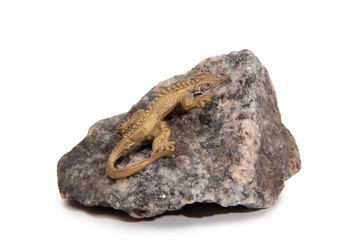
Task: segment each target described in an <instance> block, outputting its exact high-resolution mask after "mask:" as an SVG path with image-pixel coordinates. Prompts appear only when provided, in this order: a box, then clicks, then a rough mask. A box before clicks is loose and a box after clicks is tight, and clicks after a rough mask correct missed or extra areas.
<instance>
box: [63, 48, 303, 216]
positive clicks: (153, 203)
mask: <svg viewBox="0 0 360 240" xmlns="http://www.w3.org/2000/svg"><path fill="white" fill-rule="evenodd" d="M198 66H199V67H201V68H206V69H210V70H211V71H213V72H214V73H216V72H225V73H227V74H228V75H229V77H230V81H229V82H228V83H227V84H224V85H220V86H218V87H217V88H216V89H215V91H214V96H213V97H212V99H213V101H212V102H211V103H208V104H207V105H206V106H205V107H204V108H201V109H200V108H197V109H192V110H190V111H189V112H185V111H184V110H182V109H181V108H176V109H175V110H174V111H173V112H172V113H170V114H169V115H168V117H166V119H165V121H166V122H167V123H168V124H169V125H170V127H171V129H172V134H171V137H170V140H171V141H176V145H175V147H176V149H175V153H174V155H173V156H172V157H168V158H163V159H159V160H158V161H156V162H154V163H152V164H151V165H149V166H148V167H147V168H145V169H144V170H143V171H141V172H139V173H137V174H135V175H133V176H130V177H128V178H125V179H121V180H112V179H110V178H108V177H107V175H106V173H105V167H106V162H107V158H108V156H109V154H110V152H111V150H112V149H113V148H114V147H115V146H116V144H117V143H118V141H119V140H120V139H121V136H119V135H117V134H116V133H115V130H116V128H117V126H118V125H119V124H120V123H121V122H122V121H123V120H124V119H125V118H126V117H127V116H129V115H130V114H132V113H134V112H135V111H136V110H137V109H140V108H142V109H146V108H147V107H148V106H149V104H150V103H151V102H152V100H153V99H154V98H155V97H156V96H157V95H158V94H159V93H160V92H161V91H163V90H164V89H166V88H167V87H168V86H171V85H173V84H174V83H176V82H177V81H179V79H181V77H182V75H180V76H174V77H172V78H170V79H168V80H166V81H163V82H160V83H159V84H158V85H157V86H155V87H154V88H153V89H151V90H150V91H149V92H148V93H147V94H146V95H145V96H144V97H143V98H142V99H141V100H140V101H139V102H138V103H136V104H135V105H134V106H133V107H132V108H131V110H130V111H129V112H128V113H125V114H120V115H117V116H114V117H111V118H107V119H104V120H101V121H99V122H97V123H95V124H94V125H93V126H92V127H91V128H90V130H89V132H88V135H87V136H86V137H85V139H84V140H82V141H81V142H80V143H79V144H78V145H76V146H75V147H74V148H73V149H72V150H71V151H70V152H69V153H67V154H65V155H64V156H63V157H62V158H61V159H60V161H59V162H58V166H57V175H58V185H59V190H60V194H61V196H62V198H64V199H72V200H76V201H78V202H79V203H81V204H84V205H86V206H104V207H112V208H115V209H119V210H123V211H125V212H128V213H129V214H130V215H131V216H132V217H135V218H144V217H152V216H156V215H159V214H162V213H164V212H166V211H174V210H178V209H180V208H182V207H183V206H184V205H186V204H192V203H194V202H207V203H208V202H211V203H217V204H220V205H221V206H223V207H228V206H236V205H242V206H246V207H248V208H267V207H270V206H272V205H273V204H274V203H275V201H276V200H277V199H278V197H279V194H280V192H281V190H282V189H283V187H284V181H285V180H287V179H288V178H290V177H291V176H292V175H294V174H295V173H297V172H298V171H299V170H300V167H301V162H300V156H299V151H298V148H297V146H296V143H295V140H294V138H293V136H292V135H291V134H290V132H289V131H288V130H287V129H286V128H285V126H284V125H283V124H282V122H281V118H280V112H279V109H278V107H277V100H276V94H275V90H274V87H273V85H272V83H271V81H270V78H269V74H268V72H267V70H266V69H265V67H264V66H263V65H262V64H261V63H260V61H259V60H258V58H257V57H256V56H255V55H254V54H253V53H252V52H251V51H249V50H243V51H239V52H231V53H229V54H227V55H221V56H217V57H212V58H208V59H205V60H204V61H202V62H201V63H199V64H198ZM150 152H151V142H149V141H143V142H142V143H141V144H139V145H138V146H136V147H135V148H134V149H132V150H131V151H130V152H129V153H128V154H126V156H125V157H124V159H123V160H122V161H121V162H120V163H119V165H122V166H124V165H125V164H126V163H128V162H129V161H141V160H144V159H146V158H147V157H148V156H149V154H150ZM118 167H121V166H118Z"/></svg>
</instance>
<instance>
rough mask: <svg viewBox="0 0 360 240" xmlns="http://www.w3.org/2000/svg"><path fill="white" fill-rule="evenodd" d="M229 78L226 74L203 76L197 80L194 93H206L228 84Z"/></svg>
mask: <svg viewBox="0 0 360 240" xmlns="http://www.w3.org/2000/svg"><path fill="white" fill-rule="evenodd" d="M228 79H229V77H228V75H227V74H225V73H217V74H207V75H203V76H201V77H199V78H197V79H196V80H195V84H194V88H193V91H194V92H206V91H208V90H211V89H213V88H216V87H217V86H218V85H220V84H223V83H226V82H227V81H228Z"/></svg>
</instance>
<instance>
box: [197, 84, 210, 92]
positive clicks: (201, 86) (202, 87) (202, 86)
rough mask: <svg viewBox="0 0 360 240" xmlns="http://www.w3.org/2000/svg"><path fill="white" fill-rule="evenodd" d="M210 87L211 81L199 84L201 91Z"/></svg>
mask: <svg viewBox="0 0 360 240" xmlns="http://www.w3.org/2000/svg"><path fill="white" fill-rule="evenodd" d="M210 88H211V84H210V83H204V84H202V85H200V86H199V91H206V90H209V89H210Z"/></svg>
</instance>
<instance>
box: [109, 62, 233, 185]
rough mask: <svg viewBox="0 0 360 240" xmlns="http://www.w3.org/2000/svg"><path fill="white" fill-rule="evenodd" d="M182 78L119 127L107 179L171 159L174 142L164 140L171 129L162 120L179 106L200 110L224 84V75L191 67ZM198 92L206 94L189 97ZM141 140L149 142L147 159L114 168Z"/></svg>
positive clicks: (119, 177)
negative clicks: (121, 136) (118, 160)
mask: <svg viewBox="0 0 360 240" xmlns="http://www.w3.org/2000/svg"><path fill="white" fill-rule="evenodd" d="M184 79H185V81H183V82H181V83H177V84H176V85H174V86H172V87H169V88H167V89H166V90H165V91H163V92H162V93H161V94H159V95H158V97H157V98H155V100H154V101H153V102H152V104H151V106H150V107H149V108H148V109H147V110H146V111H145V110H143V109H140V110H138V111H136V112H135V113H134V114H133V115H132V116H131V118H128V119H127V120H126V121H125V122H123V123H122V124H120V125H119V127H118V128H117V133H119V134H122V135H123V138H122V139H121V140H120V141H119V143H118V144H117V146H116V147H115V148H114V149H113V151H112V152H111V154H110V156H109V159H108V162H107V166H106V173H107V175H108V176H109V177H110V178H112V179H121V178H126V177H128V176H131V175H133V174H135V173H137V172H139V171H141V170H143V169H144V168H145V167H147V166H148V165H149V164H151V163H152V162H154V161H156V160H158V159H159V158H162V157H169V156H171V155H172V154H173V153H174V150H175V146H174V145H175V142H174V141H168V139H169V137H170V134H171V130H170V127H169V125H168V124H167V123H166V122H165V121H163V119H164V118H165V117H166V116H167V115H168V114H169V113H170V112H171V111H172V110H173V109H174V108H175V107H176V106H177V105H179V104H181V107H182V108H183V109H185V110H186V111H187V110H190V109H192V108H197V107H200V108H202V107H204V106H205V104H206V103H209V102H211V96H212V89H214V88H215V87H217V86H218V85H219V84H222V83H225V82H227V80H228V76H227V75H226V74H225V73H219V74H212V73H211V71H210V70H205V69H200V68H198V67H197V68H193V69H192V70H191V71H190V72H189V73H188V74H187V75H186V76H185V77H184ZM186 79H191V81H186ZM199 91H200V92H204V91H210V92H208V93H205V94H202V95H200V96H197V97H195V98H193V97H192V95H191V94H192V93H198V92H199ZM145 139H148V140H153V143H152V153H151V155H150V157H149V158H148V159H146V160H144V161H142V162H140V163H138V164H135V165H132V166H126V167H125V168H123V169H117V168H116V167H115V162H116V161H117V159H118V158H119V157H120V156H121V155H123V154H125V153H126V152H127V151H129V150H130V149H131V148H132V147H133V146H134V145H136V144H137V143H139V142H141V141H143V140H145Z"/></svg>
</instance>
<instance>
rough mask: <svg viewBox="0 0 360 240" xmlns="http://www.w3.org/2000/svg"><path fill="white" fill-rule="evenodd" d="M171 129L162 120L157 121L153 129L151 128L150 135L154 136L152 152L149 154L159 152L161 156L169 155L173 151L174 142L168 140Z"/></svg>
mask: <svg viewBox="0 0 360 240" xmlns="http://www.w3.org/2000/svg"><path fill="white" fill-rule="evenodd" d="M170 134H171V130H170V127H169V125H168V124H167V123H166V122H164V121H160V122H158V123H157V124H156V125H155V127H154V129H153V130H152V133H151V135H153V136H154V140H153V144H152V153H151V155H152V156H153V155H157V154H161V155H162V156H167V157H169V156H171V155H173V153H174V151H175V146H174V145H175V142H174V141H169V137H170Z"/></svg>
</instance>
